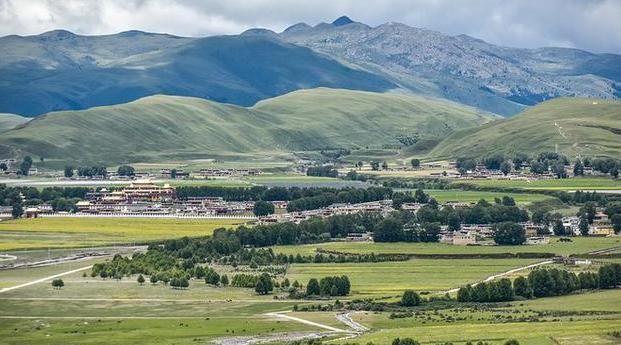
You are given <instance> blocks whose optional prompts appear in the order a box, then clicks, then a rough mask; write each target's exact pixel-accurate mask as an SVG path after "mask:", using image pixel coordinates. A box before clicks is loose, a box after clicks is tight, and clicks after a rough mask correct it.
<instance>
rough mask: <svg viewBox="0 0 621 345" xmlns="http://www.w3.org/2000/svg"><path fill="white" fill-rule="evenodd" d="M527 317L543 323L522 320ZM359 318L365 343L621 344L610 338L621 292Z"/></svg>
mask: <svg viewBox="0 0 621 345" xmlns="http://www.w3.org/2000/svg"><path fill="white" fill-rule="evenodd" d="M528 316H530V317H533V316H534V317H536V319H537V320H539V321H537V322H535V321H534V320H531V321H526V320H522V321H520V320H518V319H520V318H522V317H528ZM449 317H450V318H449ZM354 319H355V320H357V321H358V322H360V323H362V324H363V325H366V326H367V327H370V328H371V329H372V332H370V333H368V334H366V335H363V336H362V337H360V338H359V339H358V341H359V342H360V343H362V344H364V343H366V342H368V341H372V342H373V343H375V344H390V343H391V341H392V339H393V338H396V337H401V338H403V337H411V338H413V339H416V340H418V341H420V342H421V343H423V344H427V343H433V344H438V343H444V342H453V343H456V344H457V343H458V344H462V343H463V342H466V341H472V342H473V343H476V342H478V341H486V342H489V343H490V344H494V345H496V344H504V342H505V341H507V340H508V339H516V340H518V341H519V342H520V344H521V345H524V344H526V345H583V344H606V345H608V344H609V345H612V344H619V343H620V342H619V339H618V338H613V337H612V336H610V335H609V334H608V333H609V332H612V331H618V330H619V329H620V325H621V290H610V291H598V292H590V293H586V294H578V295H569V296H562V297H550V298H541V299H535V300H529V301H524V302H513V303H511V305H509V306H493V305H492V306H490V307H489V309H478V310H475V309H470V308H453V309H445V310H440V311H439V312H435V311H428V312H422V313H420V314H419V315H417V316H416V317H412V318H403V319H390V318H389V315H388V313H370V312H362V313H357V314H355V316H354Z"/></svg>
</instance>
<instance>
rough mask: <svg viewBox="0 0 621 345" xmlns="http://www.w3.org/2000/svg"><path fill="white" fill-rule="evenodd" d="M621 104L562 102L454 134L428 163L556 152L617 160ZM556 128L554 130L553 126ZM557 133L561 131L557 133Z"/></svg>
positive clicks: (580, 101)
mask: <svg viewBox="0 0 621 345" xmlns="http://www.w3.org/2000/svg"><path fill="white" fill-rule="evenodd" d="M620 123H621V102H619V101H609V100H593V99H583V98H560V99H554V100H551V101H547V102H544V103H541V104H539V105H537V106H535V107H533V108H530V109H528V110H526V111H524V112H522V113H520V114H518V115H516V116H514V117H512V118H510V119H507V120H499V121H496V122H493V123H489V124H486V125H483V126H481V127H479V128H470V129H466V130H462V131H458V132H455V133H453V134H452V135H450V136H449V137H448V138H446V139H445V140H444V141H442V142H441V143H440V144H439V145H438V146H437V147H436V148H435V149H434V150H433V151H431V153H430V154H429V157H433V158H447V157H480V156H485V155H488V154H491V153H507V154H511V153H515V152H524V153H529V154H532V153H535V152H542V151H554V150H555V145H558V150H559V152H563V153H565V154H568V155H570V156H575V155H578V154H581V155H588V156H600V155H601V156H612V157H619V155H621V127H620V126H619V124H620ZM555 124H556V125H555ZM559 127H560V128H559Z"/></svg>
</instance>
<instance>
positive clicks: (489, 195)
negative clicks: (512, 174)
mask: <svg viewBox="0 0 621 345" xmlns="http://www.w3.org/2000/svg"><path fill="white" fill-rule="evenodd" d="M425 193H427V194H429V195H431V196H432V197H433V198H435V199H436V200H437V201H438V202H440V203H444V202H448V201H458V202H477V201H479V200H481V199H485V200H487V201H488V202H494V198H500V199H502V197H503V196H509V197H512V198H513V199H514V200H515V202H516V203H518V204H528V203H532V202H535V201H543V200H551V199H554V197H552V196H549V195H543V194H522V193H502V192H480V191H464V190H457V189H456V190H437V189H430V190H425Z"/></svg>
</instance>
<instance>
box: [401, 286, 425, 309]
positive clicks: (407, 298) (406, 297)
mask: <svg viewBox="0 0 621 345" xmlns="http://www.w3.org/2000/svg"><path fill="white" fill-rule="evenodd" d="M420 302H421V298H420V296H419V295H418V294H417V293H416V292H414V291H413V290H405V292H404V293H403V296H402V297H401V305H402V306H404V307H414V306H417V305H419V304H420Z"/></svg>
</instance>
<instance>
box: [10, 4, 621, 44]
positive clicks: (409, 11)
mask: <svg viewBox="0 0 621 345" xmlns="http://www.w3.org/2000/svg"><path fill="white" fill-rule="evenodd" d="M341 15H348V16H350V17H352V18H353V19H355V20H358V21H361V22H364V23H367V24H369V25H379V24H382V23H385V22H402V23H405V24H408V25H411V26H416V27H422V28H428V29H432V30H437V31H441V32H444V33H447V34H468V35H470V36H473V37H477V38H481V39H484V40H486V41H489V42H492V43H495V44H499V45H506V46H517V47H527V48H535V47H541V46H563V47H576V48H581V49H586V50H591V51H596V52H615V53H621V20H620V18H621V1H619V0H544V1H542V0H504V1H503V0H469V1H465V0H464V1H454V0H364V1H361V0H314V1H302V0H243V1H241V0H240V1H232V0H219V1H214V0H100V1H98V0H0V24H1V25H0V35H9V34H21V35H26V34H37V33H41V32H44V31H49V30H53V29H67V30H70V31H74V32H76V33H80V34H107V33H115V32H119V31H124V30H132V29H136V30H144V31H150V32H167V33H171V34H176V35H180V36H208V35H217V34H235V33H239V32H242V31H244V30H246V29H248V28H252V27H265V28H270V29H273V30H276V31H280V30H282V29H284V28H285V27H287V26H289V25H291V24H295V23H297V22H307V23H309V24H316V23H319V22H322V21H331V20H333V19H334V18H336V17H338V16H341Z"/></svg>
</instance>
